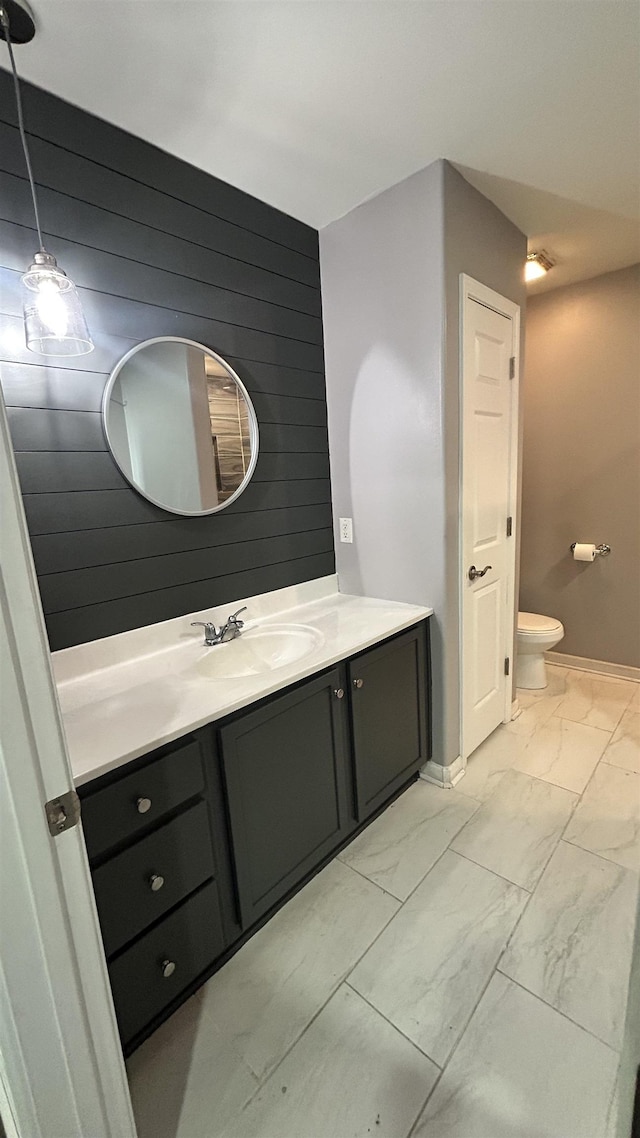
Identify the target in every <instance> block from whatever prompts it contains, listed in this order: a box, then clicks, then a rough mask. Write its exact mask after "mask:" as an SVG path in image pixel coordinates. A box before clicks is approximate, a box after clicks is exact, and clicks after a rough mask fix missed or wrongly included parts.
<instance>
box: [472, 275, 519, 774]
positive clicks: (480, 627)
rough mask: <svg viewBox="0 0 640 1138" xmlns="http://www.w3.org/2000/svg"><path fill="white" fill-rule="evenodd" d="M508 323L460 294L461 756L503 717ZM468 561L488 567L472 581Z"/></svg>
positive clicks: (508, 617)
mask: <svg viewBox="0 0 640 1138" xmlns="http://www.w3.org/2000/svg"><path fill="white" fill-rule="evenodd" d="M507 305H508V302H507ZM513 325H514V321H513V319H512V318H511V317H510V316H507V315H503V314H502V313H500V312H497V311H494V310H493V309H492V308H489V307H487V306H485V305H484V304H481V303H479V302H478V301H476V300H473V299H472V298H471V297H469V296H467V297H466V298H465V302H464V310H463V351H462V392H461V399H462V448H461V449H462V502H461V513H462V535H461V554H462V564H461V573H462V575H463V580H462V606H461V607H462V752H463V756H464V757H465V758H466V757H468V755H469V754H470V753H471V752H472V751H474V750H475V748H476V747H478V746H479V744H480V743H481V742H482V741H483V740H484V739H486V737H487V735H489V734H490V733H491V731H493V730H494V729H495V728H496V727H497V726H498V724H499V723H501V722H502V721H503V719H504V711H505V698H506V682H507V680H506V677H505V674H504V672H505V669H504V662H505V657H506V656H510V655H511V649H510V644H509V641H510V638H511V634H512V627H513V617H512V614H511V613H510V612H509V606H510V604H511V602H510V597H511V595H512V594H511V589H512V575H513V553H512V549H513V540H514V539H513V538H512V537H509V538H508V537H507V517H508V516H509V515H510V514H511V513H512V506H511V484H512V481H511V479H512V470H511V464H512V453H511V448H512V415H513V413H514V412H513V406H514V397H513V390H514V385H513V382H512V380H511V379H510V359H511V356H512V355H513V353H514V326H513ZM514 459H515V456H514ZM471 566H475V567H476V569H478V570H481V571H484V570H485V569H486V572H483V575H482V576H479V577H477V578H476V579H475V580H470V579H469V576H468V573H469V569H470V567H471ZM510 575H511V576H510Z"/></svg>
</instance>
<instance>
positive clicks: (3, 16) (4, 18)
mask: <svg viewBox="0 0 640 1138" xmlns="http://www.w3.org/2000/svg"><path fill="white" fill-rule="evenodd" d="M0 24H2V27H3V28H4V33H5V36H6V41H7V47H8V48H9V59H10V60H11V71H12V73H13V86H14V90H15V94H16V108H17V111H18V129H19V131H20V138H21V140H22V149H23V151H24V160H25V164H26V167H27V174H28V175H29V185H30V186H31V197H32V199H33V212H34V214H35V218H36V229H37V231H38V241H39V242H40V250H41V252H42V253H45V252H46V249H45V247H44V242H43V240H42V230H41V229H40V214H39V213H38V199H37V197H36V187H35V183H34V180H33V171H32V169H31V158H30V157H29V147H28V146H27V135H26V132H25V129H24V117H23V114H22V95H21V94H20V83H19V80H18V71H17V68H16V61H15V59H14V57H13V44H12V43H11V32H10V29H9V15H8V13H7V10H6V8H3V7H1V6H0Z"/></svg>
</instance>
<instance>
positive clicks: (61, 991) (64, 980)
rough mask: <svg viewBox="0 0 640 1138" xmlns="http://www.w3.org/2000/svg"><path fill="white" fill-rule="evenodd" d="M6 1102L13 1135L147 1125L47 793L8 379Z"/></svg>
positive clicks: (71, 838) (47, 687) (2, 444)
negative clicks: (135, 1105)
mask: <svg viewBox="0 0 640 1138" xmlns="http://www.w3.org/2000/svg"><path fill="white" fill-rule="evenodd" d="M0 502H1V512H2V542H1V543H0V666H1V670H2V717H1V719H0V843H1V846H2V855H1V857H2V862H1V864H2V877H1V880H0V892H1V895H2V930H1V934H2V935H1V937H0V1110H1V1112H2V1124H3V1125H4V1129H5V1131H6V1133H7V1135H8V1136H9V1138H18V1136H23V1138H26V1136H27V1135H29V1138H47V1136H48V1135H51V1134H52V1133H56V1134H58V1133H59V1134H62V1133H64V1135H65V1138H87V1135H89V1134H90V1135H91V1138H135V1136H136V1128H135V1122H134V1119H133V1113H132V1109H131V1100H130V1097H129V1087H128V1083H127V1076H126V1071H125V1066H124V1060H123V1056H122V1049H121V1046H120V1040H119V1036H118V1029H117V1025H116V1019H115V1013H114V1009H113V1002H112V998H111V989H110V985H109V977H108V973H107V966H106V961H105V957H104V952H103V948H102V940H101V937H100V929H99V925H98V919H97V913H96V908H95V900H94V895H93V888H92V884H91V874H90V871H89V863H88V860H87V854H86V850H85V846H84V839H83V836H82V830H81V827H80V826H79V825H76V826H74V827H73V828H69V829H68V830H66V831H64V832H63V833H60V834H59V835H57V836H56V837H52V836H51V834H50V832H49V827H48V825H47V820H46V816H45V810H44V804H45V802H46V801H48V800H49V799H52V798H57V797H59V796H60V795H62V794H65V793H67V792H69V791H71V790H72V789H73V776H72V772H71V766H70V763H69V757H68V754H67V750H66V742H65V737H64V731H63V727H62V719H61V716H60V709H59V705H58V701H57V693H56V689H55V685H54V681H53V676H52V670H51V658H50V652H49V646H48V642H47V636H46V631H45V625H44V617H43V614H42V607H41V603H40V594H39V590H38V583H37V578H36V573H35V568H34V564H33V558H32V554H31V545H30V542H29V536H28V532H27V526H26V521H25V516H24V508H23V503H22V497H21V493H20V486H19V482H18V477H17V472H16V467H15V460H14V455H13V448H12V445H11V439H10V435H9V429H8V423H7V416H6V412H5V405H4V400H3V397H2V391H1V389H0Z"/></svg>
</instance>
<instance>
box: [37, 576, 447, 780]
mask: <svg viewBox="0 0 640 1138" xmlns="http://www.w3.org/2000/svg"><path fill="white" fill-rule="evenodd" d="M243 604H246V605H247V608H248V611H247V612H246V613H244V614H243V618H246V624H245V630H246V632H247V633H250V632H251V630H252V629H254V628H255V629H261V630H269V629H273V628H277V627H278V626H282V625H288V626H291V625H296V626H304V628H305V629H310V630H311V636H310V640H311V641H312V646H311V648H310V650H309V651H308V652H307V653H306V654H305V655H304V656H303V657H302V658H300V659H298V660H295V661H293V662H291V663H285V664H284V665H282V666H280V667H277V668H275V669H273V670H268V671H260V672H256V673H255V674H250V675H243V676H241V677H234V678H230V677H222V678H215V679H214V678H210V676H208V675H206V674H205V673H206V670H207V669H211V670H213V671H215V670H216V658H215V657H214V656H213V655H212V654H215V653H227V655H226V656H225V657H224V663H225V665H227V664H228V662H229V661H231V660H232V657H231V656H229V655H228V654H229V653H237V658H238V659H239V660H240V659H241V657H240V655H239V654H240V653H241V652H242V653H244V654H246V651H245V648H243V647H242V637H240V638H239V639H238V640H237V641H231V642H230V643H228V644H221V645H217V646H215V647H213V648H207V647H205V646H204V645H203V635H202V629H194V628H191V626H190V622H191V620H193V619H196V620H205V619H206V620H210V621H213V622H214V623H216V624H220V623H222V622H223V621H224V619H225V618H226V617H227V616H228V614H229V613H230V612H233V611H234V609H236V608H239V607H240V606H241V605H243ZM432 611H433V610H432V609H430V608H423V607H421V606H418V605H409V604H402V603H400V602H396V601H382V600H375V599H373V598H371V597H351V596H347V595H345V594H342V593H339V592H338V591H337V581H336V578H335V577H327V578H321V579H320V580H319V581H312V582H309V583H308V584H306V585H299V586H294V587H293V588H291V589H280V590H278V591H277V592H274V593H269V594H264V595H262V596H260V597H252V598H248V599H247V600H245V601H242V600H239V601H237V602H235V603H231V604H228V605H223V606H220V607H219V608H216V609H208V610H207V611H206V612H205V613H192V614H189V615H188V616H185V617H179V618H177V619H176V620H170V621H164V622H163V623H162V624H157V625H151V626H150V627H147V628H143V629H135V630H134V631H132V632H126V633H122V634H121V635H119V636H111V637H108V638H106V639H104V640H96V641H93V642H91V643H90V644H83V645H79V646H78V647H76V648H67V649H64V650H62V651H60V652H54V653H53V654H52V660H53V669H54V676H55V678H56V685H57V689H58V697H59V701H60V707H61V710H62V718H63V723H64V728H65V733H66V737H67V745H68V750H69V756H70V759H71V767H72V771H73V776H74V781H75V784H76V786H79V785H81V784H82V783H85V782H88V781H89V780H90V779H93V778H96V777H98V776H99V775H102V774H105V772H106V771H109V770H113V769H115V768H116V767H119V766H122V765H123V764H124V763H127V762H129V761H130V760H131V759H135V758H137V757H138V756H139V755H144V754H146V753H147V752H148V751H152V750H154V749H155V748H156V747H160V746H162V744H163V743H169V742H171V741H172V740H173V739H178V738H180V736H182V735H185V734H187V733H188V732H189V731H192V730H194V729H195V728H197V727H202V726H203V725H204V724H206V723H210V722H212V721H213V720H216V719H221V718H222V717H223V716H226V715H229V714H230V713H231V712H233V711H237V710H238V709H239V708H242V707H247V706H248V705H249V704H251V703H254V702H255V701H256V700H259V699H262V698H263V697H264V696H267V695H270V694H271V693H272V692H276V691H279V690H280V689H282V688H285V687H287V686H288V685H289V684H293V683H295V682H296V681H297V680H301V679H304V678H305V677H307V676H311V675H313V673H314V672H318V671H321V670H322V669H323V668H327V667H329V666H330V665H331V664H334V663H336V662H337V661H338V660H342V659H344V658H345V657H347V656H351V655H353V654H354V653H356V652H359V651H361V650H362V649H364V648H368V647H370V646H371V645H372V644H376V643H377V642H378V641H380V640H384V639H385V638H386V637H387V636H392V635H393V634H394V633H395V632H400V631H401V630H402V629H404V628H410V627H411V625H413V624H416V623H417V622H418V621H420V620H423V619H424V618H425V617H427V616H430V615H431V614H432ZM243 635H244V633H243ZM250 639H251V638H250V636H249V637H248V638H247V642H246V643H247V644H249V643H250ZM218 659H221V657H218ZM235 659H236V656H234V657H233V660H235Z"/></svg>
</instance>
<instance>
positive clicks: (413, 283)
mask: <svg viewBox="0 0 640 1138" xmlns="http://www.w3.org/2000/svg"><path fill="white" fill-rule="evenodd" d="M442 234H443V165H442V163H434V164H433V165H431V166H429V167H428V168H427V169H426V170H422V171H421V172H420V173H418V174H414V175H413V176H412V177H411V178H408V179H407V180H406V181H404V182H401V183H400V184H398V185H396V186H393V187H392V188H391V189H390V190H387V191H385V192H384V193H382V194H379V195H378V196H377V197H375V198H373V199H372V200H371V201H368V202H365V204H364V205H361V206H359V207H358V208H357V209H355V210H352V212H351V213H349V214H347V215H346V217H343V218H341V219H340V220H339V221H336V222H334V223H333V224H332V225H329V226H327V228H325V229H323V230H321V232H320V267H321V277H322V305H323V315H324V335H325V357H326V379H327V407H328V422H329V440H330V453H331V487H332V500H333V508H334V521H335V524H336V535H337V520H338V518H339V517H352V518H353V530H354V541H353V545H346V544H342V543H338V538H337V536H336V542H337V544H336V562H337V569H338V578H339V582H340V589H341V591H342V592H346V593H358V594H361V595H363V596H373V597H383V598H388V599H391V600H398V601H409V602H412V603H414V604H424V605H431V606H433V608H434V609H435V620H434V621H433V622H432V652H433V665H434V666H433V684H434V752H435V754H436V755H438V756H440V761H445V759H444V756H445V753H446V752H445V741H444V712H443V700H444V692H443V687H442V677H443V667H442V655H443V646H444V639H445V627H444V624H443V613H444V609H445V553H444V450H443V432H442V422H441V402H442V391H441V378H442V328H443V321H444V311H443V305H444V297H443V290H442V281H443V274H444V267H443V240H442ZM453 745H454V746H455V744H453ZM456 754H457V752H456ZM455 757H456V756H455V755H453V756H451V759H449V761H452V759H453V758H455Z"/></svg>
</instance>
